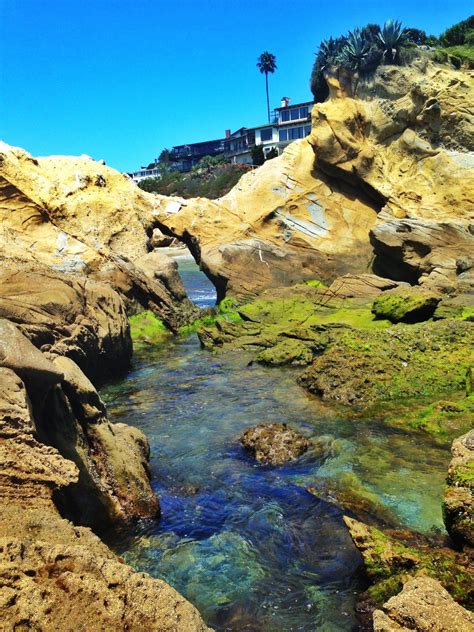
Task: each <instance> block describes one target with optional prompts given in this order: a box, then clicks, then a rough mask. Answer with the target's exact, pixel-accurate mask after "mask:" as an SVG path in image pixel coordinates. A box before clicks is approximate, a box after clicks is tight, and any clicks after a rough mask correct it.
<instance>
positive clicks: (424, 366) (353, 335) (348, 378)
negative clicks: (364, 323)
mask: <svg viewBox="0 0 474 632" xmlns="http://www.w3.org/2000/svg"><path fill="white" fill-rule="evenodd" d="M331 337H332V341H331V344H330V346H329V347H328V348H327V350H326V351H325V352H324V353H323V354H322V355H320V356H318V357H317V358H316V359H315V361H314V362H313V364H312V365H311V366H309V367H308V369H306V371H305V372H304V373H303V374H302V376H301V377H300V378H299V381H300V383H301V385H302V386H304V387H306V388H307V389H308V390H310V391H311V392H313V393H315V394H318V395H320V396H322V397H323V398H324V399H326V400H335V401H338V402H341V403H343V404H358V405H361V406H369V405H371V404H374V403H375V402H381V401H388V400H406V399H417V398H422V397H436V396H438V397H439V396H440V395H442V394H443V393H450V392H455V391H458V392H464V390H465V382H466V371H467V369H468V368H469V367H470V366H471V365H472V364H473V362H474V325H473V324H472V323H470V322H463V321H438V322H430V323H423V324H416V325H403V324H398V325H395V326H393V327H390V328H389V329H385V330H381V331H376V330H355V329H352V330H344V329H340V330H331Z"/></svg>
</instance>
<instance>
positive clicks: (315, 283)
mask: <svg viewBox="0 0 474 632" xmlns="http://www.w3.org/2000/svg"><path fill="white" fill-rule="evenodd" d="M304 285H307V286H309V287H318V288H321V289H322V290H326V289H327V287H328V286H327V285H325V284H324V283H323V282H322V281H320V280H319V279H308V281H305V282H304Z"/></svg>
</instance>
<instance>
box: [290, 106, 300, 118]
mask: <svg viewBox="0 0 474 632" xmlns="http://www.w3.org/2000/svg"><path fill="white" fill-rule="evenodd" d="M299 117H300V109H299V108H295V109H294V110H290V118H291V120H292V121H297V120H298V119H299Z"/></svg>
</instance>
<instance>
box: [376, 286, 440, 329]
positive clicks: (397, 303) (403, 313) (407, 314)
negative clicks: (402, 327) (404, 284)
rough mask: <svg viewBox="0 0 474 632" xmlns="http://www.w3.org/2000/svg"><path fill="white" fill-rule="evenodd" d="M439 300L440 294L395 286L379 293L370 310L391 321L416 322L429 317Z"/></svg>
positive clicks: (378, 316)
mask: <svg viewBox="0 0 474 632" xmlns="http://www.w3.org/2000/svg"><path fill="white" fill-rule="evenodd" d="M440 300H441V297H440V296H437V295H436V294H433V293H430V292H426V291H423V290H420V289H419V288H412V287H409V288H397V289H396V290H387V291H386V292H383V293H382V294H379V296H378V297H377V298H376V299H375V301H374V303H373V305H372V312H373V313H374V314H375V316H377V318H385V319H386V320H389V321H390V322H392V323H417V322H421V321H423V320H428V319H429V318H431V317H432V316H433V314H434V311H435V309H436V307H437V305H438V303H439V302H440Z"/></svg>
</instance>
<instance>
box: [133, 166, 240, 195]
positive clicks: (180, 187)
mask: <svg viewBox="0 0 474 632" xmlns="http://www.w3.org/2000/svg"><path fill="white" fill-rule="evenodd" d="M158 168H159V169H160V171H161V173H160V177H158V178H146V179H144V180H142V181H141V182H139V183H138V186H139V187H140V188H141V189H143V190H144V191H148V193H160V194H161V195H177V196H179V197H183V198H191V197H207V198H210V199H215V198H218V197H221V196H222V195H225V194H226V193H228V192H229V191H230V190H231V189H232V188H233V187H234V186H235V185H236V184H237V182H238V181H239V180H240V178H241V177H242V175H243V174H244V173H246V172H247V171H249V169H250V167H249V166H248V165H243V164H230V163H226V162H225V159H224V158H223V157H222V156H221V157H220V156H204V158H201V160H200V161H199V162H198V164H197V165H195V167H193V169H192V170H191V172H189V173H180V172H178V171H172V170H171V168H170V167H169V166H165V165H160V164H159V166H158Z"/></svg>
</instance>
